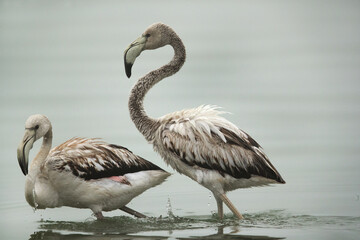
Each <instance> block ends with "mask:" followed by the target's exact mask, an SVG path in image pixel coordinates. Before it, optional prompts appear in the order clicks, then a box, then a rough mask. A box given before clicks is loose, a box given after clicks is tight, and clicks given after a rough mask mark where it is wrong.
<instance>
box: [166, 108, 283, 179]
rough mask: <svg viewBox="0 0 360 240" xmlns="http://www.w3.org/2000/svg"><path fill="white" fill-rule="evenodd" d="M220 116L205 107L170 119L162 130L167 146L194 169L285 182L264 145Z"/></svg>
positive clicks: (186, 111)
mask: <svg viewBox="0 0 360 240" xmlns="http://www.w3.org/2000/svg"><path fill="white" fill-rule="evenodd" d="M220 113H221V112H219V111H217V110H216V108H214V107H210V106H201V107H199V108H197V109H191V110H184V111H182V112H178V113H176V114H175V115H173V116H168V117H167V119H166V120H167V123H166V124H165V125H164V128H163V129H162V131H161V139H162V144H163V146H165V148H167V149H168V151H170V152H172V153H173V154H175V155H176V156H177V157H178V158H179V159H180V160H181V161H182V162H184V163H185V164H188V165H190V166H197V167H200V168H205V169H210V170H215V171H218V172H219V173H220V174H221V175H223V176H224V174H228V175H230V176H232V177H234V178H250V177H251V176H252V175H257V176H262V177H265V178H269V179H273V180H275V181H278V182H281V183H283V182H284V180H283V179H282V177H281V176H280V174H279V173H278V172H277V170H276V169H275V167H274V166H273V165H272V164H271V162H270V161H269V159H268V158H267V156H266V155H265V153H264V152H263V150H262V148H261V146H260V145H259V144H258V143H257V142H256V141H255V140H254V139H253V138H251V137H250V136H249V135H248V134H247V133H245V132H244V131H242V130H240V129H238V128H237V127H236V126H235V125H233V124H232V123H231V122H229V121H228V120H226V119H225V118H223V117H221V116H219V114H220ZM164 120H165V119H164Z"/></svg>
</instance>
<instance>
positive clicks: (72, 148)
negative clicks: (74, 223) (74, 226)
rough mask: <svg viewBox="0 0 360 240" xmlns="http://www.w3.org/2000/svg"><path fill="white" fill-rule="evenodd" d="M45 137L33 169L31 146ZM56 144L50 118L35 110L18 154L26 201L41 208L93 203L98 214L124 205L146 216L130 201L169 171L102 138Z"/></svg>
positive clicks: (152, 185)
mask: <svg viewBox="0 0 360 240" xmlns="http://www.w3.org/2000/svg"><path fill="white" fill-rule="evenodd" d="M40 138H43V142H42V146H41V148H40V151H39V153H38V154H37V155H36V157H35V159H34V160H33V161H32V162H31V164H30V169H28V163H29V152H30V149H31V148H32V146H33V144H34V142H35V141H36V140H38V139H40ZM51 144H52V126H51V123H50V121H49V119H48V118H47V117H45V116H44V115H40V114H37V115H32V116H30V117H29V118H28V119H27V121H26V123H25V134H24V138H23V139H22V140H21V142H20V144H19V147H18V149H17V156H18V161H19V165H20V168H21V170H22V172H23V173H24V175H25V176H26V180H25V198H26V201H27V202H28V203H29V205H30V206H32V207H34V208H36V209H45V208H55V207H61V206H69V207H74V208H90V209H91V210H92V211H93V212H94V214H95V216H96V218H97V219H101V218H103V215H102V211H112V210H115V209H121V210H123V211H125V212H127V213H129V214H132V215H134V216H136V217H140V218H143V217H146V216H145V215H143V214H141V213H139V212H137V211H135V210H133V209H131V208H128V207H126V206H125V205H126V204H128V203H129V202H130V201H131V200H132V199H133V198H134V197H136V196H138V195H140V194H141V193H143V192H144V191H146V190H147V189H149V188H151V187H154V186H156V185H159V184H161V183H162V182H163V181H164V180H165V179H166V178H167V177H168V176H169V175H170V174H169V173H168V172H166V171H164V170H162V169H161V168H160V167H158V166H156V165H155V164H152V163H151V162H149V161H147V160H145V159H143V158H141V157H139V156H136V155H135V154H133V153H132V152H131V151H129V150H128V149H126V148H124V147H121V146H118V145H114V144H107V143H105V142H103V141H99V140H97V139H93V138H72V139H70V140H68V141H66V142H64V143H62V144H61V145H59V146H57V147H55V148H53V149H51Z"/></svg>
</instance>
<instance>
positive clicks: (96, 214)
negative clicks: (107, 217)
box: [94, 212, 104, 220]
mask: <svg viewBox="0 0 360 240" xmlns="http://www.w3.org/2000/svg"><path fill="white" fill-rule="evenodd" d="M94 215H95V217H96V219H97V220H100V219H103V218H104V216H103V215H102V212H96V213H94Z"/></svg>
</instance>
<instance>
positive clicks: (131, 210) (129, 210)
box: [120, 206, 147, 218]
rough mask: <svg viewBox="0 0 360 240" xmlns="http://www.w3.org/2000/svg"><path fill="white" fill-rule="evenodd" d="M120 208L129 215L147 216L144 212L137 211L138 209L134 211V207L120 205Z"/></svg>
mask: <svg viewBox="0 0 360 240" xmlns="http://www.w3.org/2000/svg"><path fill="white" fill-rule="evenodd" d="M120 210H122V211H124V212H126V213H128V214H130V215H133V216H135V217H137V218H147V216H145V215H144V214H142V213H139V212H138V211H135V210H134V209H131V208H129V207H127V206H123V207H121V208H120Z"/></svg>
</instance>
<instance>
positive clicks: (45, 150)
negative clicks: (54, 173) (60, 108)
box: [29, 128, 53, 174]
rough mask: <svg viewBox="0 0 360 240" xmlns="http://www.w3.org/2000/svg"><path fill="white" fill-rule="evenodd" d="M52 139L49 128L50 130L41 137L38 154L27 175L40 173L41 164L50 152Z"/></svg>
mask: <svg viewBox="0 0 360 240" xmlns="http://www.w3.org/2000/svg"><path fill="white" fill-rule="evenodd" d="M52 138H53V133H52V129H51V128H50V130H49V131H48V132H47V133H46V134H45V136H44V137H43V141H42V144H41V147H40V150H39V152H38V154H37V155H36V157H35V158H34V160H32V161H31V165H30V171H29V174H34V173H37V172H38V171H40V168H41V166H42V164H43V163H44V161H45V160H46V158H47V156H48V155H49V152H50V150H51V145H52Z"/></svg>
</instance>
